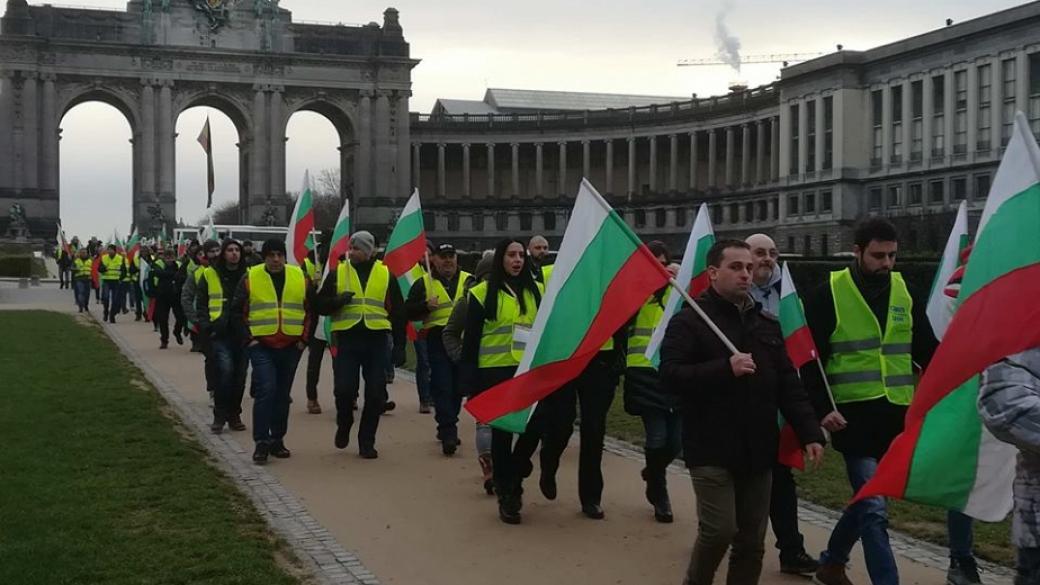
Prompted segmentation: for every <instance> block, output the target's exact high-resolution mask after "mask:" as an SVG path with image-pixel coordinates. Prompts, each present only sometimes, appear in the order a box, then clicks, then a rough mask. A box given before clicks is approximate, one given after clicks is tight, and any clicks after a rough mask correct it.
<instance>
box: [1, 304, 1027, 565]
mask: <svg viewBox="0 0 1040 585" xmlns="http://www.w3.org/2000/svg"><path fill="white" fill-rule="evenodd" d="M65 292H66V291H57V290H53V289H46V288H44V289H40V288H37V289H30V290H28V291H25V290H22V291H12V290H11V289H5V288H0V310H3V309H9V308H50V309H54V310H63V311H65V310H72V309H73V308H72V306H71V305H72V302H71V298H70V297H69V296H68V295H66V294H65ZM105 328H106V330H108V331H109V334H110V335H112V336H113V339H114V340H116V342H117V343H118V344H119V345H120V346H122V347H124V349H125V350H127V351H128V353H129V354H130V355H131V357H132V358H135V359H137V360H140V361H141V362H142V363H144V365H145V372H146V374H149V375H150V377H152V378H154V379H155V380H153V381H157V382H158V383H157V385H159V386H161V387H160V390H162V391H164V393H165V394H167V399H168V400H170V401H171V402H172V403H174V406H175V407H177V408H179V409H184V412H182V418H185V419H186V423H187V424H188V425H189V426H193V427H194V428H195V430H196V431H198V432H199V433H200V437H202V438H203V442H204V444H207V447H209V448H210V449H211V451H213V450H214V448H215V447H214V445H216V446H217V447H216V449H218V450H220V452H218V453H216V454H217V456H218V458H223V459H230V460H231V461H230V463H227V462H225V463H224V465H223V466H224V467H225V470H227V471H228V472H229V473H231V474H232V475H233V476H235V475H238V477H235V479H236V480H237V481H239V483H240V485H243V486H244V487H245V489H246V491H247V492H249V491H250V489H252V488H253V486H255V484H257V482H260V483H264V484H265V486H264V489H266V490H268V491H266V492H263V493H265V494H269V495H265V496H257V495H255V494H254V501H256V502H258V503H259V505H261V507H264V506H267V507H268V508H269V509H267V510H262V512H264V513H265V516H267V517H268V518H269V520H273V521H284V520H289V521H296V520H297V518H296V517H297V516H298V517H300V518H302V520H299V521H298V522H297V524H295V525H291V526H290V527H289V528H286V525H285V524H282V525H279V524H277V523H276V524H275V525H276V528H280V530H279V532H281V533H282V534H283V536H285V535H286V534H288V539H289V540H290V543H291V544H294V546H296V548H297V550H298V551H299V550H301V549H307V546H310V547H312V548H311V549H307V550H317V549H316V548H314V547H318V545H328V546H329V547H330V548H329V549H327V550H326V549H322V550H321V551H319V552H315V553H313V554H311V557H312V558H313V559H314V561H315V562H314V563H308V564H312V565H314V564H318V565H322V566H323V568H322V569H320V570H319V573H320V572H321V571H325V572H326V573H328V572H330V571H331V573H332V575H331V577H332V578H329V577H330V575H329V574H325V575H324V576H323V577H320V578H319V581H322V582H329V583H333V582H342V583H356V582H366V583H374V582H377V581H378V582H379V583H383V584H402V585H418V584H428V585H470V584H473V585H478V584H479V585H486V583H488V582H490V581H494V582H495V583H499V584H502V585H508V584H512V583H542V584H547V585H551V584H556V583H560V584H563V583H596V584H600V583H604V584H606V583H617V584H640V585H642V584H658V583H660V584H672V583H679V582H680V581H681V576H682V573H683V571H684V569H685V566H686V562H687V559H688V555H689V550H690V547H691V545H692V542H693V539H694V535H695V516H694V505H693V490H692V488H691V486H690V483H689V480H688V477H687V476H686V475H685V474H684V473H682V470H681V469H678V468H676V469H674V470H673V473H672V474H670V477H669V482H670V490H671V493H672V498H673V503H674V507H675V512H676V523H675V524H672V525H661V524H657V523H656V522H654V520H653V517H652V514H651V512H650V509H649V506H648V505H647V504H646V502H645V500H644V499H643V483H642V481H641V479H640V478H639V470H640V468H641V463H640V461H639V460H638V457H637V456H636V455H635V454H634V453H633V452H632V451H631V449H629V448H628V447H626V446H625V445H623V444H619V443H612V444H611V445H610V447H609V448H608V453H607V454H606V455H605V457H604V461H603V467H604V474H605V477H606V479H607V481H606V483H607V487H606V490H605V492H604V499H603V505H604V508H605V510H606V512H607V519H606V520H605V521H593V520H588V519H586V518H584V517H583V516H581V514H580V513H579V504H578V501H577V486H576V483H577V481H576V475H577V473H576V457H575V456H576V451H577V450H576V449H575V448H574V446H572V448H570V449H568V451H567V453H566V455H565V458H564V461H563V463H562V466H561V469H560V473H559V492H560V497H559V498H558V499H557V501H555V502H548V501H545V500H544V498H542V496H541V495H540V494H539V493H538V488H537V482H536V481H529V482H528V488H527V494H526V498H525V505H524V523H523V524H522V525H520V526H507V525H505V524H502V523H501V522H499V521H498V518H497V509H496V506H495V501H494V498H492V497H489V496H486V495H484V492H483V490H482V488H481V482H480V478H479V468H478V466H477V462H476V457H475V455H474V450H473V444H472V436H473V428H474V425H473V422H472V420H471V419H469V418H464V419H463V423H462V425H461V432H462V436H463V437H464V443H463V445H462V449H461V450H460V453H459V455H457V456H456V457H454V458H447V457H444V456H443V455H441V453H440V446H439V443H437V442H436V441H435V440H434V432H435V427H434V421H433V418H432V416H431V415H422V414H419V413H418V400H417V397H416V393H415V387H414V385H413V384H412V383H411V382H410V381H407V380H405V379H404V378H405V376H399V379H398V381H397V382H396V383H395V384H394V385H393V386H392V387H391V390H390V393H391V396H392V398H393V399H394V400H396V401H397V404H398V408H397V410H396V411H395V412H394V413H393V414H391V415H388V416H385V417H383V419H382V424H381V426H380V430H379V440H378V443H377V448H378V449H379V453H380V458H379V459H378V460H375V461H369V460H363V459H361V458H359V457H358V455H357V450H356V437H355V438H352V442H351V446H350V447H349V448H348V449H346V450H343V451H339V450H336V449H335V448H334V447H333V445H332V438H333V434H334V430H335V422H334V412H333V403H332V397H331V385H332V372H331V365H330V361H329V359H328V356H326V359H325V363H324V364H323V366H324V368H323V372H322V382H321V385H320V388H319V394H320V401H321V403H322V406H323V407H324V408H325V413H323V414H321V415H309V414H306V411H305V399H304V397H303V385H304V373H305V366H306V356H304V358H303V360H301V365H300V368H299V372H298V376H297V380H296V386H295V387H294V391H293V395H294V397H295V399H296V402H295V403H294V404H293V406H292V411H291V415H290V421H289V434H288V436H287V437H286V444H287V446H288V447H289V448H290V449H291V450H292V452H293V456H292V458H291V459H288V460H272V462H271V463H270V464H269V465H268V466H266V468H265V469H264V470H262V471H259V470H256V468H255V467H252V466H251V464H249V463H248V458H249V455H250V453H251V450H252V442H251V439H250V435H249V432H248V431H246V432H243V433H228V432H227V431H225V435H223V436H222V437H220V438H219V440H217V441H213V440H212V439H213V437H212V436H210V437H205V432H206V431H205V429H204V424H205V423H206V422H207V420H206V417H207V416H208V409H207V395H206V392H205V383H204V380H203V376H202V358H201V356H199V355H198V354H192V353H189V352H188V351H187V348H186V347H178V346H176V345H173V346H171V348H170V349H169V350H164V351H160V350H159V349H158V346H159V340H158V335H157V334H155V333H153V331H152V328H151V326H150V325H148V324H145V323H135V322H133V321H132V320H129V321H128V320H127V319H126V318H125V317H124V318H123V319H122V320H121V321H120V322H119V323H117V324H116V325H115V326H106V327H105ZM249 402H250V400H249V398H248V396H247V397H246V399H245V404H244V407H245V410H246V416H245V417H244V418H245V422H246V424H247V425H250V417H249V416H248V413H249V409H250V404H249ZM250 426H251V425H250ZM355 431H356V427H355ZM228 446H231V448H228ZM258 471H259V472H258ZM258 478H259V479H258ZM265 478H268V479H265ZM267 484H270V485H267ZM278 490H281V491H278ZM802 515H803V518H804V519H805V520H807V522H803V527H802V528H803V532H804V533H805V537H806V545H807V547H808V549H809V550H810V551H813V552H818V551H819V550H821V549H822V547H823V545H824V543H825V542H826V538H827V535H828V531H827V530H826V528H825V526H826V525H828V524H830V523H831V522H832V521H833V516H832V515H830V514H828V513H827V512H825V511H820V510H819V509H813V508H812V507H805V508H803V510H802ZM293 526H295V527H293ZM326 530H327V532H325V531H326ZM315 535H317V536H315ZM323 535H324V536H323ZM294 538H303V539H305V541H304V542H303V543H302V544H301V543H300V542H293V539H294ZM308 543H309V544H308ZM340 545H341V547H342V548H339V547H340ZM319 548H320V547H319ZM901 548H903V549H904V550H902V551H901V552H900V558H899V562H900V570H901V575H902V582H903V583H907V584H910V583H921V584H941V583H943V582H944V577H945V575H944V572H943V571H942V570H941V569H940V568H938V567H941V566H942V565H943V562H944V561H943V558H942V556H943V551H942V550H941V549H939V548H937V547H931V546H929V545H922V544H921V543H917V542H916V541H903V542H902V543H901ZM344 549H345V550H344ZM329 550H331V551H333V552H328V551H329ZM335 551H339V552H335ZM345 551H351V552H350V553H346V552H345ZM355 555H356V557H355ZM358 559H360V562H359V561H358ZM337 560H338V562H334V561H337ZM325 561H327V562H325ZM922 561H923V563H922ZM323 563H324V564H323ZM362 563H363V565H362ZM765 563H766V564H765V569H764V572H763V577H762V582H763V583H792V584H798V583H802V584H804V583H806V582H807V581H806V580H804V579H801V578H797V577H789V576H784V575H781V574H780V573H779V571H778V564H777V558H776V554H775V552H774V550H773V549H772V535H770V536H769V538H768V542H767V553H766V559H765ZM344 571H348V572H349V573H351V574H343V572H344ZM369 571H370V572H369ZM724 572H725V568H724V567H723V569H722V571H721V573H720V575H719V577H718V578H717V582H723V574H724ZM373 574H374V575H375V577H373V576H372V575H373ZM850 577H851V579H852V580H853V582H855V583H858V584H864V583H869V579H868V577H867V576H866V573H865V571H864V568H863V563H862V555H861V554H860V552H859V550H858V549H857V551H856V553H855V558H854V559H853V563H852V569H851V572H850ZM989 577H990V578H988V579H987V583H993V584H996V583H1002V582H1009V581H1005V578H1004V577H1003V575H1002V576H1000V578H997V576H995V575H992V574H991V575H989Z"/></svg>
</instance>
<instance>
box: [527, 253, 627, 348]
mask: <svg viewBox="0 0 1040 585" xmlns="http://www.w3.org/2000/svg"><path fill="white" fill-rule="evenodd" d="M555 266H556V265H555V264H550V265H548V266H542V283H544V285H545V288H549V279H550V278H552V274H553V268H554V267H555ZM612 349H614V337H613V336H610V337H608V338H607V342H606V343H604V344H603V347H600V348H599V350H600V351H610V350H612Z"/></svg>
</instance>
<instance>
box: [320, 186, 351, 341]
mask: <svg viewBox="0 0 1040 585" xmlns="http://www.w3.org/2000/svg"><path fill="white" fill-rule="evenodd" d="M349 249H350V201H349V200H347V201H344V202H343V209H341V210H340V211H339V217H338V218H336V227H334V228H333V229H332V242H330V244H329V259H328V261H326V262H325V270H324V271H323V272H322V275H321V282H322V284H324V283H325V279H326V278H328V276H329V273H331V272H332V271H334V270H336V268H338V267H339V257H340V256H343V255H344V254H346V253H347V251H348V250H349ZM314 336H315V337H317V338H318V339H320V340H322V341H325V342H327V341H328V340H330V339H332V319H329V318H328V317H327V316H325V315H322V316H321V317H319V318H318V327H317V329H316V330H315V331H314ZM330 350H331V351H332V355H336V351H335V348H332V347H331V346H330Z"/></svg>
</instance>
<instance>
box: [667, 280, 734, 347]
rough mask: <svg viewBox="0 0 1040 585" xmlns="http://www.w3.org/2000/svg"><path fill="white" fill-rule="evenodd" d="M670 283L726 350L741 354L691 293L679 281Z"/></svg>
mask: <svg viewBox="0 0 1040 585" xmlns="http://www.w3.org/2000/svg"><path fill="white" fill-rule="evenodd" d="M668 283H669V284H671V285H672V288H674V289H675V290H677V291H679V294H681V295H682V297H683V298H684V299H686V304H688V305H690V307H692V308H693V310H694V311H696V312H697V315H698V316H699V317H700V318H701V319H702V320H703V321H704V323H705V324H706V325H707V326H708V328H709V329H711V331H712V333H714V334H715V336H716V337H718V338H719V341H721V342H722V343H723V345H725V346H726V349H728V350H729V351H730V353H733V354H734V355H736V354H738V353H740V350H738V349H737V346H735V345H733V342H732V341H730V340H729V338H728V337H726V334H725V333H723V332H722V330H721V329H719V326H718V325H716V324H715V322H714V321H712V320H711V317H709V316H708V314H707V313H705V312H704V309H702V308H701V307H700V305H698V304H697V303H696V301H694V300H693V297H691V296H690V293H688V292H686V289H684V288H683V287H682V285H680V284H679V283H678V281H676V280H675V278H669V279H668Z"/></svg>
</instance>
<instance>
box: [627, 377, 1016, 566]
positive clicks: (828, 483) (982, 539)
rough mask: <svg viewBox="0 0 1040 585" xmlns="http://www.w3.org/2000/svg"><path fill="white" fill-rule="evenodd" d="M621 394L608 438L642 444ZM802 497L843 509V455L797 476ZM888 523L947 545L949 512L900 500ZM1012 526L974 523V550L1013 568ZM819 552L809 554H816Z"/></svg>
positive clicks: (848, 492)
mask: <svg viewBox="0 0 1040 585" xmlns="http://www.w3.org/2000/svg"><path fill="white" fill-rule="evenodd" d="M621 402H622V401H621V390H620V389H619V390H618V394H617V398H615V399H614V404H613V405H612V406H611V409H610V414H609V415H608V417H607V434H609V435H611V436H613V437H617V438H619V439H622V440H625V441H629V442H631V443H635V444H637V445H642V444H643V424H642V422H641V421H640V419H639V418H638V417H634V416H631V415H629V414H627V413H626V412H625V410H624V408H622V404H621ZM795 481H797V482H798V488H799V489H798V495H799V497H801V498H803V499H806V500H809V501H811V502H814V503H816V504H820V505H822V506H826V507H828V508H831V509H835V510H838V509H841V508H842V507H844V506H845V504H846V503H847V502H848V500H849V499H850V498H851V497H852V489H851V488H850V487H849V482H848V480H847V479H846V476H845V464H844V462H843V461H842V458H841V454H840V453H838V452H837V451H834V450H833V449H830V448H828V449H827V454H826V456H825V457H824V462H823V465H822V466H821V467H820V469H818V470H815V471H811V472H806V473H799V472H797V471H796V472H795ZM889 520H890V523H891V526H892V528H894V529H896V530H899V531H900V532H904V533H906V534H910V535H913V536H915V537H917V538H920V539H922V540H927V541H929V542H934V543H936V544H940V545H943V546H945V545H946V511H945V510H941V509H939V508H933V507H931V506H921V505H918V504H911V503H908V502H903V501H899V500H889ZM1010 538H1011V522H1010V520H1005V521H1004V522H1000V523H997V524H987V523H983V522H976V523H975V549H976V553H977V554H978V555H979V556H980V557H981V558H984V559H986V560H989V561H993V562H995V563H1000V564H1002V565H1006V566H1014V548H1013V547H1012V546H1011V541H1010ZM817 552H819V551H810V553H811V554H815V553H817Z"/></svg>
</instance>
